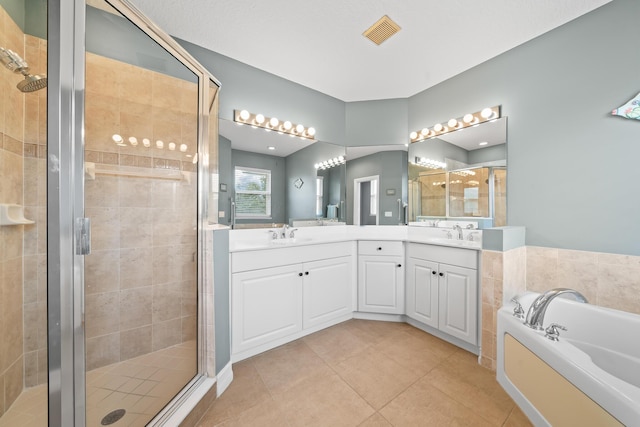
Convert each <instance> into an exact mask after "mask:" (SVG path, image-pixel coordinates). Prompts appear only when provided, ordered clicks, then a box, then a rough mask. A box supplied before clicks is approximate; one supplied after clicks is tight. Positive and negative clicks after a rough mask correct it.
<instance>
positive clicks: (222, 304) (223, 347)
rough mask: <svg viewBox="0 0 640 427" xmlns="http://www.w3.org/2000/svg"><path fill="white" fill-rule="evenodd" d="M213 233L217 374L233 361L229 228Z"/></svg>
mask: <svg viewBox="0 0 640 427" xmlns="http://www.w3.org/2000/svg"><path fill="white" fill-rule="evenodd" d="M210 233H214V234H213V253H214V254H215V257H216V260H215V265H214V269H213V293H214V295H215V299H214V306H215V308H214V310H213V316H214V319H213V320H214V322H215V323H214V329H215V334H216V335H215V341H216V345H215V353H216V374H218V373H219V372H220V371H221V370H222V368H224V367H225V366H226V365H227V363H229V362H230V361H231V336H230V334H229V331H230V330H231V326H230V319H231V317H230V311H231V309H230V307H229V290H230V288H229V230H216V231H213V232H211V231H210Z"/></svg>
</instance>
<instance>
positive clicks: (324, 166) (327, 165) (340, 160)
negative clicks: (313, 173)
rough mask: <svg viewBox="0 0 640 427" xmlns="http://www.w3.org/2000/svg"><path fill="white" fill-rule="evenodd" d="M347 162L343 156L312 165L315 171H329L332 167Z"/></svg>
mask: <svg viewBox="0 0 640 427" xmlns="http://www.w3.org/2000/svg"><path fill="white" fill-rule="evenodd" d="M346 162H347V159H346V158H345V157H344V156H338V157H334V158H333V159H329V160H325V161H323V162H320V163H316V164H315V165H313V166H314V167H315V168H316V169H322V170H325V169H329V168H332V167H334V166H338V165H343V164H345V163H346Z"/></svg>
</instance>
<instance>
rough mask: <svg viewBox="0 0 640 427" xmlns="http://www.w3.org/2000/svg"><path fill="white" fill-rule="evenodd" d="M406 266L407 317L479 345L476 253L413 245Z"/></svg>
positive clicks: (468, 250) (457, 249)
mask: <svg viewBox="0 0 640 427" xmlns="http://www.w3.org/2000/svg"><path fill="white" fill-rule="evenodd" d="M407 266H408V267H407V268H408V272H407V295H406V315H407V316H409V317H410V318H412V319H415V320H417V321H419V322H421V323H424V324H425V325H427V326H430V327H432V328H435V329H438V330H440V331H441V332H444V333H446V334H448V335H451V336H453V337H455V338H458V339H460V340H462V341H465V342H467V343H469V344H472V345H477V343H478V270H477V269H478V253H477V251H474V250H470V249H460V248H451V247H444V246H436V245H422V244H416V243H412V244H410V245H409V247H408V250H407Z"/></svg>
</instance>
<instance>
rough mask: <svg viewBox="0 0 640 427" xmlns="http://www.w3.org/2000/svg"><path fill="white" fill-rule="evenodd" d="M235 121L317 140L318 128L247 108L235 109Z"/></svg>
mask: <svg viewBox="0 0 640 427" xmlns="http://www.w3.org/2000/svg"><path fill="white" fill-rule="evenodd" d="M233 121H234V122H236V123H239V124H241V125H250V126H252V127H255V128H261V129H264V130H266V131H274V132H278V133H280V134H284V135H290V136H298V137H300V138H302V139H310V140H312V141H315V138H314V137H315V135H316V130H315V129H314V128H312V127H305V126H303V125H301V124H295V123H291V122H290V121H288V120H286V121H281V120H278V119H277V118H275V117H266V116H264V115H262V114H260V113H258V114H253V113H250V112H248V111H247V110H233Z"/></svg>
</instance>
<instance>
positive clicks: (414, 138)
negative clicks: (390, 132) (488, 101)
mask: <svg viewBox="0 0 640 427" xmlns="http://www.w3.org/2000/svg"><path fill="white" fill-rule="evenodd" d="M500 114H501V112H500V106H499V105H498V106H495V107H487V108H484V109H482V110H481V111H476V112H475V113H469V114H465V115H464V116H462V117H458V118H457V119H451V120H449V121H448V122H446V123H437V124H435V125H433V126H432V127H430V128H423V129H421V130H417V131H414V132H411V134H409V139H410V140H411V142H412V143H413V142H418V141H424V140H425V139H429V138H435V137H437V136H440V135H444V134H447V133H450V132H455V131H457V130H460V129H465V128H468V127H472V126H477V125H479V124H480V123H484V122H490V121H493V120H496V119H499V118H500Z"/></svg>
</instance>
